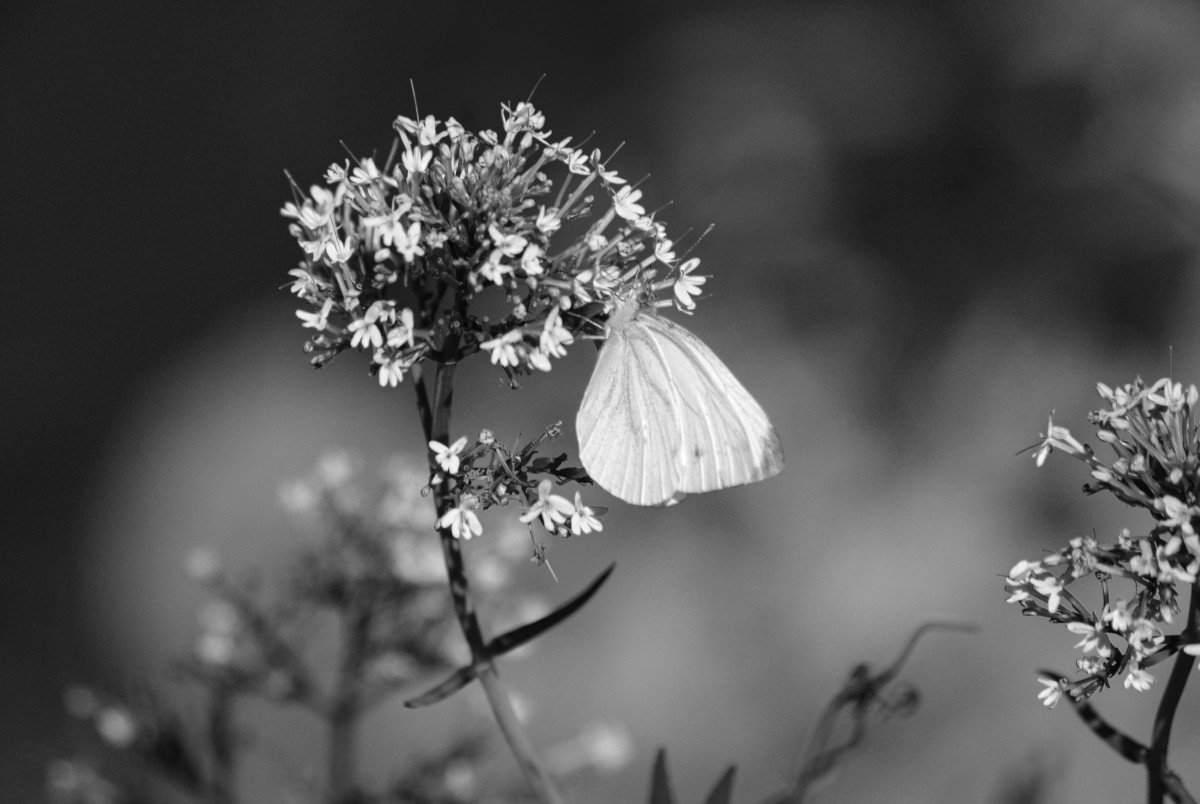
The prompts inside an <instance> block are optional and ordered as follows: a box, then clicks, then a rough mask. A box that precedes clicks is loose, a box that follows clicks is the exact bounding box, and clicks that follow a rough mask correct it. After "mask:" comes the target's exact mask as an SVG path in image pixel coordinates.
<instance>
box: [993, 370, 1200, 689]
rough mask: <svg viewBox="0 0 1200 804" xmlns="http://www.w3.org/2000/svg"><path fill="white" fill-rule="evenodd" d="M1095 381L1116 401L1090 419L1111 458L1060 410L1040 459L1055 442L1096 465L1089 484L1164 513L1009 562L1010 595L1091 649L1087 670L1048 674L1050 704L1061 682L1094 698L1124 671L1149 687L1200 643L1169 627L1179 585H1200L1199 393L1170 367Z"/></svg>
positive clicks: (1130, 680)
mask: <svg viewBox="0 0 1200 804" xmlns="http://www.w3.org/2000/svg"><path fill="white" fill-rule="evenodd" d="M1097 388H1098V390H1099V392H1100V396H1101V397H1102V398H1103V399H1104V401H1105V402H1106V403H1107V405H1108V407H1107V408H1103V409H1100V410H1096V411H1093V412H1092V413H1090V414H1089V416H1088V420H1089V422H1090V423H1091V424H1092V425H1093V426H1094V427H1095V428H1096V436H1097V438H1098V439H1099V440H1100V441H1102V442H1104V443H1105V444H1106V445H1108V448H1109V449H1111V451H1112V453H1113V456H1112V458H1111V459H1110V460H1109V461H1105V460H1103V459H1101V458H1100V457H1098V456H1097V455H1096V454H1095V452H1093V450H1092V448H1091V447H1090V446H1088V445H1087V444H1083V443H1081V442H1080V441H1078V440H1077V439H1076V438H1075V437H1074V436H1073V435H1071V433H1070V432H1069V431H1068V430H1067V429H1066V428H1064V427H1061V426H1058V425H1055V424H1054V421H1053V418H1051V420H1050V423H1049V425H1048V427H1047V432H1046V433H1045V437H1044V439H1043V440H1042V442H1041V444H1040V446H1039V447H1038V449H1037V452H1036V453H1035V455H1034V457H1035V459H1036V461H1037V464H1038V465H1039V466H1041V465H1042V463H1043V462H1044V461H1045V460H1046V457H1047V456H1048V455H1049V454H1050V453H1051V452H1062V453H1064V454H1066V455H1070V456H1071V457H1073V458H1076V459H1078V460H1080V461H1082V462H1083V463H1085V464H1087V466H1088V467H1089V469H1090V470H1091V481H1090V482H1089V483H1087V484H1086V485H1085V486H1084V491H1085V492H1086V493H1088V494H1095V493H1098V492H1102V491H1107V492H1109V493H1111V494H1113V495H1115V496H1116V497H1117V498H1118V499H1120V500H1121V501H1122V502H1125V503H1126V504H1128V505H1130V506H1135V507H1140V508H1144V509H1146V511H1147V512H1149V514H1150V516H1151V517H1152V518H1153V520H1154V524H1153V526H1152V527H1150V528H1149V530H1148V531H1146V532H1145V533H1134V532H1132V531H1130V530H1129V529H1128V528H1126V529H1123V530H1122V531H1121V532H1120V533H1119V534H1117V537H1116V541H1115V542H1114V543H1111V544H1100V543H1099V542H1098V541H1097V539H1096V538H1094V537H1093V536H1081V537H1077V538H1075V539H1072V540H1071V541H1070V542H1069V543H1068V545H1067V547H1065V548H1063V549H1061V550H1059V551H1058V552H1055V553H1050V554H1049V555H1048V556H1046V557H1045V558H1043V559H1041V560H1040V561H1021V562H1019V563H1018V564H1017V565H1016V566H1015V567H1013V568H1012V570H1011V571H1010V572H1009V574H1008V578H1007V581H1006V583H1007V585H1008V587H1009V588H1010V589H1011V592H1012V594H1011V596H1010V597H1009V598H1008V602H1010V603H1020V604H1021V608H1022V613H1023V614H1027V615H1031V616H1039V617H1046V618H1047V619H1049V620H1050V621H1051V622H1056V623H1061V624H1063V625H1065V626H1066V627H1067V629H1068V630H1069V631H1071V633H1073V634H1075V635H1077V636H1078V637H1079V642H1078V643H1077V644H1076V646H1075V647H1077V648H1079V649H1081V650H1082V651H1083V652H1084V656H1083V657H1082V658H1081V659H1079V660H1078V662H1077V665H1078V668H1079V670H1080V672H1081V673H1083V677H1082V678H1080V679H1078V680H1074V681H1067V680H1064V679H1053V678H1049V679H1044V680H1043V681H1042V683H1043V684H1044V685H1045V689H1044V690H1043V691H1042V693H1041V695H1040V697H1041V698H1042V699H1043V701H1044V703H1045V704H1046V705H1047V706H1053V705H1054V704H1055V703H1057V702H1058V700H1059V698H1060V697H1061V695H1062V694H1063V693H1066V694H1068V695H1070V696H1071V698H1072V699H1074V700H1077V701H1081V700H1086V699H1087V698H1089V697H1091V696H1092V695H1093V694H1095V693H1096V692H1098V691H1099V690H1101V689H1103V688H1104V687H1107V686H1108V685H1109V682H1110V680H1111V679H1113V678H1117V677H1119V676H1124V685H1125V686H1126V687H1129V688H1133V689H1136V690H1139V691H1144V690H1147V689H1149V688H1150V686H1151V684H1152V682H1153V680H1154V677H1153V676H1152V675H1151V674H1150V673H1149V672H1148V668H1150V667H1152V666H1153V665H1155V664H1157V663H1159V662H1161V661H1163V660H1164V659H1167V658H1169V657H1170V656H1172V655H1173V654H1175V653H1176V651H1178V650H1180V649H1182V650H1184V651H1186V652H1188V653H1200V644H1193V643H1194V642H1196V638H1195V636H1194V635H1189V634H1186V633H1184V634H1168V633H1167V632H1166V631H1165V630H1164V627H1165V626H1167V625H1169V624H1170V623H1171V622H1172V621H1173V619H1174V616H1175V615H1176V614H1178V613H1179V611H1180V608H1179V602H1178V597H1179V591H1180V590H1179V587H1180V585H1184V584H1186V585H1191V584H1195V582H1196V575H1197V571H1200V538H1198V537H1197V534H1196V525H1197V522H1198V521H1200V504H1198V502H1200V500H1198V497H1200V434H1198V432H1197V424H1196V421H1195V419H1194V416H1193V413H1194V411H1195V407H1196V402H1197V400H1198V399H1200V393H1198V392H1197V390H1196V386H1195V385H1189V386H1187V387H1186V388H1185V387H1184V386H1183V385H1182V384H1181V383H1177V382H1174V381H1172V380H1170V379H1167V378H1164V379H1161V380H1159V381H1157V382H1155V383H1154V384H1153V385H1151V386H1149V387H1147V386H1146V385H1145V384H1144V383H1143V382H1142V380H1141V379H1140V378H1139V379H1137V380H1136V381H1134V382H1133V383H1131V384H1128V385H1124V386H1121V387H1119V388H1116V389H1113V388H1109V387H1108V386H1107V385H1104V384H1103V383H1101V384H1099V385H1098V386H1097ZM1085 578H1093V579H1095V581H1096V582H1097V583H1098V584H1099V589H1100V598H1101V604H1100V607H1099V608H1098V609H1091V608H1089V607H1088V606H1087V605H1085V604H1084V603H1083V602H1082V601H1081V600H1080V598H1079V597H1077V596H1076V593H1075V592H1076V591H1077V590H1075V589H1073V588H1072V585H1073V584H1075V583H1076V582H1078V581H1081V580H1083V579H1085Z"/></svg>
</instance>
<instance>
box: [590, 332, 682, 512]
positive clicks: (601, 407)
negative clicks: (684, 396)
mask: <svg viewBox="0 0 1200 804" xmlns="http://www.w3.org/2000/svg"><path fill="white" fill-rule="evenodd" d="M630 333H631V330H630V328H629V327H625V328H622V329H619V330H612V331H610V333H609V336H608V339H607V340H606V341H605V343H604V347H603V348H602V349H601V350H600V357H599V358H598V359H597V361H596V368H595V369H594V370H593V371H592V379H591V380H590V381H589V382H588V387H587V390H586V391H584V393H583V402H582V403H581V404H580V406H579V414H578V415H577V416H576V418H575V431H576V433H577V434H578V436H579V457H580V460H582V461H583V467H584V469H586V470H587V472H588V474H589V475H591V477H592V479H593V480H595V481H596V482H597V483H599V484H600V486H601V487H603V488H604V489H606V490H607V491H608V492H610V493H611V494H613V495H614V496H616V497H619V498H620V499H622V500H624V501H625V502H627V503H632V504H634V505H661V504H663V503H665V502H667V501H668V500H670V499H671V497H672V495H674V493H675V486H676V483H677V480H676V477H675V470H674V468H673V467H672V466H671V462H670V461H669V460H667V459H664V456H670V455H671V452H670V450H671V444H672V442H673V441H674V440H675V439H674V437H673V436H672V434H671V431H672V430H673V429H674V427H675V423H674V419H673V418H671V417H667V416H664V415H663V414H664V412H665V411H668V410H670V409H672V408H673V407H674V400H673V398H672V395H671V393H670V390H669V389H668V388H667V386H666V383H665V382H663V378H662V377H661V376H659V379H658V381H656V380H655V375H654V374H650V375H649V376H648V372H658V374H660V375H661V369H658V368H656V367H655V365H654V364H653V363H650V364H647V363H645V362H644V359H645V357H646V353H645V350H644V349H642V348H636V347H634V345H633V344H632V343H631V339H630Z"/></svg>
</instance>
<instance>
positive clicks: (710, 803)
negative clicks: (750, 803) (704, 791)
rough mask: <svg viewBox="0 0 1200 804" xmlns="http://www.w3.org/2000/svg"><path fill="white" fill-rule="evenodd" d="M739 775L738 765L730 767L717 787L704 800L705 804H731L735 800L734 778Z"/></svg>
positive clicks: (719, 780)
mask: <svg viewBox="0 0 1200 804" xmlns="http://www.w3.org/2000/svg"><path fill="white" fill-rule="evenodd" d="M736 773H737V765H730V766H729V770H727V771H725V773H724V775H723V776H721V778H720V779H718V780H717V784H716V787H714V788H713V789H712V792H711V793H709V794H708V798H706V799H704V804H729V802H730V800H731V799H732V798H733V777H734V775H735V774H736Z"/></svg>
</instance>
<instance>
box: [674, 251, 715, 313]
mask: <svg viewBox="0 0 1200 804" xmlns="http://www.w3.org/2000/svg"><path fill="white" fill-rule="evenodd" d="M699 264H700V260H699V259H697V258H696V257H692V259H690V260H688V261H687V262H685V263H684V264H683V265H681V266H679V278H678V279H676V280H675V304H676V305H678V307H679V309H680V310H694V309H696V303H695V302H694V301H692V297H693V296H699V295H700V288H701V286H702V285H703V284H704V283H705V282H707V281H708V277H706V276H692V271H694V270H696V266H698V265H699Z"/></svg>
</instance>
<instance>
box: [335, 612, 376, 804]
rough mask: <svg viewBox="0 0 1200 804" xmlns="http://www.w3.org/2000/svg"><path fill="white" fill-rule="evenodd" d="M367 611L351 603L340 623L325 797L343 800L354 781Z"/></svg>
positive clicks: (352, 788) (368, 616)
mask: <svg viewBox="0 0 1200 804" xmlns="http://www.w3.org/2000/svg"><path fill="white" fill-rule="evenodd" d="M369 618H370V614H369V612H368V611H366V610H365V609H364V608H363V607H361V606H352V607H351V611H350V612H349V613H348V614H347V616H346V617H345V619H344V622H343V623H342V627H343V629H344V632H343V636H342V656H341V663H340V665H341V666H340V667H339V668H338V678H337V683H336V686H335V688H334V691H333V698H332V700H331V701H330V706H329V711H328V715H327V716H328V719H329V756H328V762H329V770H328V774H329V776H328V786H329V801H330V802H334V804H336V802H339V801H344V800H346V799H348V798H349V797H350V794H351V793H352V792H353V791H354V785H355V781H354V780H355V765H356V764H357V755H358V715H359V713H360V712H361V711H362V707H361V705H360V704H361V701H360V688H359V677H360V675H361V671H362V663H363V654H364V652H365V649H366V643H367V628H368V625H369Z"/></svg>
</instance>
